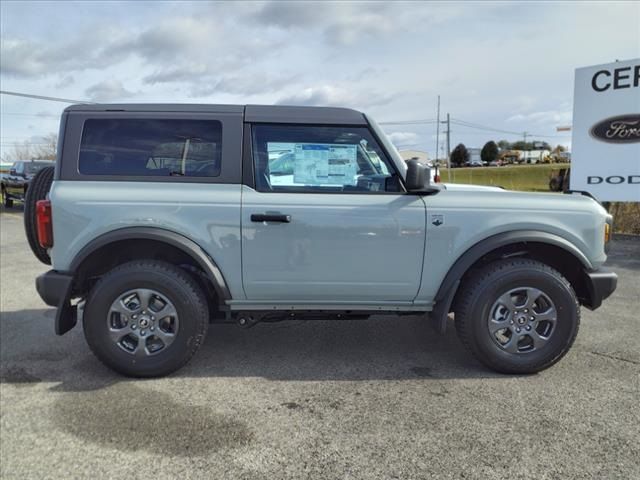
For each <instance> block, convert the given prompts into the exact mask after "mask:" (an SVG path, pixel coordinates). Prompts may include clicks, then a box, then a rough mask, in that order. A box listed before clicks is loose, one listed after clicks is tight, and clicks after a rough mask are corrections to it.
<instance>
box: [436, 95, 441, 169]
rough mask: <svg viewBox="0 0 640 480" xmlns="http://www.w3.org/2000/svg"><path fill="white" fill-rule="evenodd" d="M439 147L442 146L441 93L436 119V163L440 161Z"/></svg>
mask: <svg viewBox="0 0 640 480" xmlns="http://www.w3.org/2000/svg"><path fill="white" fill-rule="evenodd" d="M439 148H440V95H438V119H437V121H436V164H437V163H438V149H439Z"/></svg>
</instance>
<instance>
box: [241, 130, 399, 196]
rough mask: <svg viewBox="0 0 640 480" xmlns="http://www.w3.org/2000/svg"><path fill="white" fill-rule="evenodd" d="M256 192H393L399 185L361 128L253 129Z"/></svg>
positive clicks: (379, 149)
mask: <svg viewBox="0 0 640 480" xmlns="http://www.w3.org/2000/svg"><path fill="white" fill-rule="evenodd" d="M253 160H254V165H255V173H256V177H255V180H256V189H257V190H258V191H261V192H345V193H382V192H399V191H400V190H401V188H400V182H399V181H398V177H397V175H396V173H395V171H394V169H393V167H392V166H391V164H390V162H389V160H388V159H387V157H386V155H385V154H384V152H383V151H382V149H381V148H380V146H379V145H378V143H377V142H376V140H375V139H374V138H373V136H372V135H371V132H370V131H369V130H368V129H367V128H362V127H325V126H295V125H254V126H253Z"/></svg>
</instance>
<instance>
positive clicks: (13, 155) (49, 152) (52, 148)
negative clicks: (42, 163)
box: [2, 133, 58, 162]
mask: <svg viewBox="0 0 640 480" xmlns="http://www.w3.org/2000/svg"><path fill="white" fill-rule="evenodd" d="M57 147H58V135H56V134H55V133H50V134H48V135H45V136H43V137H41V138H40V139H38V141H37V142H31V141H28V140H25V141H24V142H22V143H17V144H15V145H13V148H12V149H11V150H9V151H8V152H3V153H2V160H3V161H5V162H14V161H16V160H55V159H56V151H57Z"/></svg>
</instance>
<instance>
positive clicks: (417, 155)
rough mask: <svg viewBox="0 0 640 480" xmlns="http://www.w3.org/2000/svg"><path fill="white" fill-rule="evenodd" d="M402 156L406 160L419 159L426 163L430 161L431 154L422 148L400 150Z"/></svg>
mask: <svg viewBox="0 0 640 480" xmlns="http://www.w3.org/2000/svg"><path fill="white" fill-rule="evenodd" d="M400 156H401V157H402V158H403V159H404V160H418V162H420V163H423V164H425V165H426V164H427V163H429V154H428V153H427V152H423V151H422V150H400Z"/></svg>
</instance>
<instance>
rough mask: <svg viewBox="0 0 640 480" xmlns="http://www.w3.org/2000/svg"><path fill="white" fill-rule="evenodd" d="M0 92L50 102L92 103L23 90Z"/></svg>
mask: <svg viewBox="0 0 640 480" xmlns="http://www.w3.org/2000/svg"><path fill="white" fill-rule="evenodd" d="M0 94H2V95H11V96H14V97H26V98H35V99H37V100H49V101H51V102H62V103H94V102H87V101H86V100H70V99H68V98H58V97H47V96H45V95H34V94H32V93H23V92H9V91H7V90H0Z"/></svg>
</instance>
